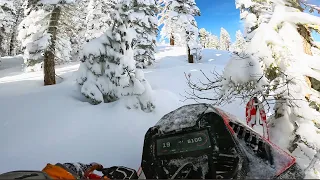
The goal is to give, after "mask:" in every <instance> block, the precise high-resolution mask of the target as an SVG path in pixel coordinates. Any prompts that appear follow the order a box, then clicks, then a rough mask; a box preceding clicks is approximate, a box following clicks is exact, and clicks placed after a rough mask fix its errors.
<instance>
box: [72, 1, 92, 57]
mask: <svg viewBox="0 0 320 180" xmlns="http://www.w3.org/2000/svg"><path fill="white" fill-rule="evenodd" d="M88 5H89V0H77V1H76V3H75V4H74V5H73V6H71V7H69V8H70V11H69V13H70V15H72V16H71V21H72V23H71V24H70V26H71V27H73V28H72V29H70V31H71V32H72V35H70V41H71V47H72V50H71V60H72V61H79V60H80V58H81V50H82V46H83V44H84V43H85V42H86V38H85V34H86V31H87V22H86V17H87V14H88V12H87V10H88Z"/></svg>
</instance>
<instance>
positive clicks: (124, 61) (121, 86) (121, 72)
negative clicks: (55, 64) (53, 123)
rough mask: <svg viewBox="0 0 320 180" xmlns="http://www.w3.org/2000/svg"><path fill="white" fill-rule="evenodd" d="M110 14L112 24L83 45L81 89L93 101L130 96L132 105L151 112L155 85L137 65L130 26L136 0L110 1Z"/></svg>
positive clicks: (108, 100)
mask: <svg viewBox="0 0 320 180" xmlns="http://www.w3.org/2000/svg"><path fill="white" fill-rule="evenodd" d="M105 10H106V13H107V14H109V15H110V17H111V18H110V19H109V20H108V21H109V22H108V23H109V24H110V28H109V29H107V30H106V32H105V33H104V34H103V35H101V36H100V37H98V38H96V39H92V40H91V41H90V42H88V43H87V44H86V45H85V46H84V49H83V51H84V52H83V57H82V59H81V63H80V68H79V77H78V78H77V82H78V83H79V85H80V87H81V93H82V94H83V95H84V96H86V97H87V98H88V99H89V100H90V102H91V103H92V104H99V103H102V102H104V103H109V102H113V101H116V100H118V99H120V98H123V97H124V96H134V97H136V98H132V99H130V100H131V101H130V102H129V103H130V104H128V108H132V107H133V108H141V109H142V110H143V111H146V112H150V111H152V110H153V109H154V105H153V102H152V97H151V87H150V85H149V84H148V82H147V81H146V80H145V79H144V75H143V72H142V71H141V70H138V69H136V68H135V61H134V56H133V50H132V46H131V45H132V41H133V39H134V38H135V36H134V35H135V33H133V32H134V29H132V28H130V27H129V26H130V24H129V15H130V13H132V12H133V11H132V2H131V0H127V1H124V0H122V1H120V2H118V3H117V2H116V1H110V3H109V7H108V8H106V9H105Z"/></svg>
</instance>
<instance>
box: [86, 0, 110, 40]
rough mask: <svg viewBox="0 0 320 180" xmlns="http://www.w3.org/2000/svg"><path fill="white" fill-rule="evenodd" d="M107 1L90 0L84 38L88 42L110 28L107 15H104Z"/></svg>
mask: <svg viewBox="0 0 320 180" xmlns="http://www.w3.org/2000/svg"><path fill="white" fill-rule="evenodd" d="M108 3H110V2H109V1H108V0H90V2H89V4H88V9H87V12H88V14H87V17H86V27H87V30H86V34H85V38H86V41H87V42H88V41H89V40H91V39H93V38H96V37H99V36H101V35H102V34H103V33H104V32H105V31H106V29H107V28H108V27H109V26H110V24H109V22H110V21H109V19H110V17H109V15H108V14H107V13H106V10H105V9H106V8H107V7H108Z"/></svg>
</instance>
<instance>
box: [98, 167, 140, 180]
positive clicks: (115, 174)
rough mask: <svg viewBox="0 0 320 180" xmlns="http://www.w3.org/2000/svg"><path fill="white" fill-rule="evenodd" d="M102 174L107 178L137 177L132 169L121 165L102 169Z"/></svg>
mask: <svg viewBox="0 0 320 180" xmlns="http://www.w3.org/2000/svg"><path fill="white" fill-rule="evenodd" d="M101 172H102V174H103V176H106V177H108V178H109V179H138V174H137V172H136V171H135V170H134V169H131V168H127V167H123V166H112V167H110V168H104V169H102V171H101Z"/></svg>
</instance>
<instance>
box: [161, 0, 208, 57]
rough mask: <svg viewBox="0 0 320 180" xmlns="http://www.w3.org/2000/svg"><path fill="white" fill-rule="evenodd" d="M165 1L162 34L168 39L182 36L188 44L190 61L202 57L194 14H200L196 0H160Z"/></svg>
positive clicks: (162, 13)
mask: <svg viewBox="0 0 320 180" xmlns="http://www.w3.org/2000/svg"><path fill="white" fill-rule="evenodd" d="M159 1H160V3H163V6H164V8H163V10H162V12H161V13H160V16H161V18H160V20H159V21H160V24H163V25H164V26H163V28H162V30H161V31H162V32H161V35H162V36H165V37H166V38H168V39H171V38H172V36H173V37H177V36H179V37H181V40H182V41H183V42H185V44H186V45H187V48H186V49H187V52H188V53H187V54H188V62H190V63H193V62H194V60H196V61H197V60H200V59H201V48H202V47H201V44H200V42H199V30H198V26H197V23H196V20H195V18H194V16H200V10H199V8H198V7H197V6H196V3H195V1H194V0H159Z"/></svg>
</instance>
